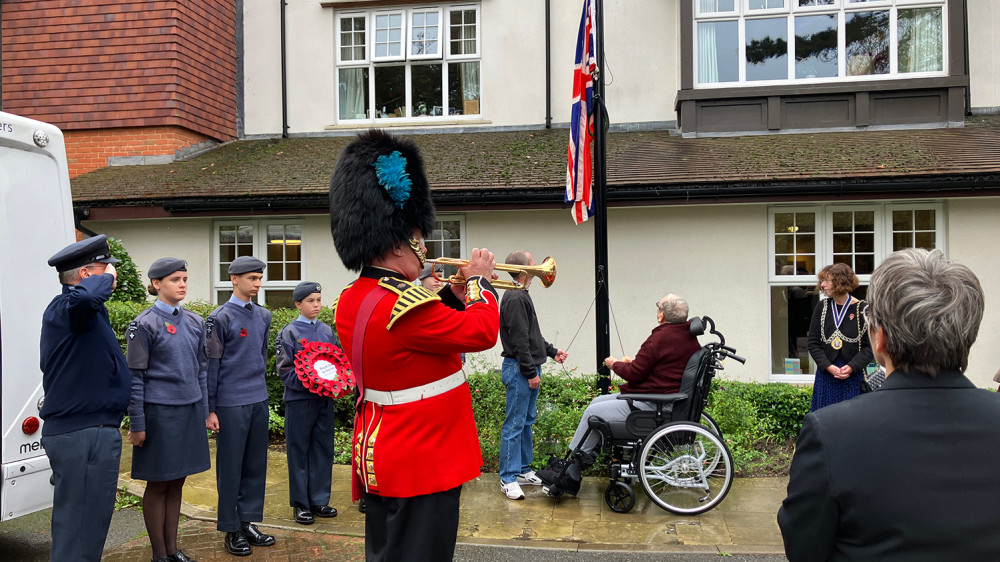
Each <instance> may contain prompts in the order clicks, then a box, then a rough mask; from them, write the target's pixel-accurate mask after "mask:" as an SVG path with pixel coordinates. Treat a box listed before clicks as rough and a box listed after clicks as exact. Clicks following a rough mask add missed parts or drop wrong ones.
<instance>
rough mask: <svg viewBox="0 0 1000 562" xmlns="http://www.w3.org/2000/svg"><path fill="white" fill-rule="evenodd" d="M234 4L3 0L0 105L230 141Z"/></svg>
mask: <svg viewBox="0 0 1000 562" xmlns="http://www.w3.org/2000/svg"><path fill="white" fill-rule="evenodd" d="M235 10H236V7H235V0H170V1H166V0H159V1H157V0H132V1H127V0H126V1H121V0H92V1H90V2H86V3H81V2H78V1H74V0H22V1H18V2H4V4H3V17H2V30H0V33H2V38H3V44H2V57H3V60H2V63H3V109H4V111H8V112H11V113H17V114H21V115H25V116H28V117H32V118H35V119H40V120H42V121H48V122H50V123H53V124H55V125H57V126H59V127H60V128H62V129H63V130H64V131H88V132H92V131H94V130H98V129H116V130H118V133H121V132H122V130H123V129H125V128H140V129H147V128H148V129H149V130H154V131H160V130H162V129H163V128H164V127H167V128H169V127H182V128H184V129H188V130H190V131H193V132H194V133H197V134H199V135H202V136H204V137H208V138H211V139H216V140H220V141H221V140H230V139H232V138H234V137H235V136H236V44H235ZM88 134H89V133H88ZM130 134H133V133H126V136H128V135H130ZM136 134H140V133H136ZM156 134H160V133H156ZM80 138H81V139H82V138H84V137H80ZM144 139H145V140H143V142H146V140H148V138H145V137H144ZM127 142H131V141H127ZM67 144H69V143H67ZM115 146H117V145H114V144H113V145H111V146H109V147H108V149H109V150H113V149H114V147H115ZM122 146H124V145H122ZM165 148H166V147H165ZM175 148H177V147H176V146H175V147H174V148H170V150H168V151H167V152H166V154H171V153H172V152H173V150H174V149H175ZM82 152H83V151H81V153H82ZM161 154H162V153H161ZM114 155H117V154H114ZM87 158H88V159H89V158H90V156H89V155H88V156H87ZM105 158H106V157H105ZM81 162H82V160H81Z"/></svg>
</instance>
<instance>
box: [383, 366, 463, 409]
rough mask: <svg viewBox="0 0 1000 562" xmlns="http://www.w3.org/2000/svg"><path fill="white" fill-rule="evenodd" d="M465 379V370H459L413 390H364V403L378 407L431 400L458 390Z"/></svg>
mask: <svg viewBox="0 0 1000 562" xmlns="http://www.w3.org/2000/svg"><path fill="white" fill-rule="evenodd" d="M467 379H468V377H467V376H466V375H465V370H461V371H458V372H457V373H454V374H451V375H448V376H447V377H445V378H443V379H438V380H436V381H434V382H429V383H427V384H422V385H420V386H415V387H413V388H404V389H403V390H372V389H370V388H366V389H365V394H364V400H365V402H372V403H375V404H378V405H380V406H396V405H399V404H407V403H409V402H417V401H418V400H423V399H425V398H431V397H434V396H437V395H438V394H444V393H445V392H448V391H449V390H451V389H453V388H458V387H459V386H461V385H462V384H463V383H465V381H466V380H467Z"/></svg>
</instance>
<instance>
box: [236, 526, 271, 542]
mask: <svg viewBox="0 0 1000 562" xmlns="http://www.w3.org/2000/svg"><path fill="white" fill-rule="evenodd" d="M240 532H241V533H243V536H244V537H246V538H247V542H248V543H250V544H252V545H254V546H271V545H272V544H274V537H272V536H271V535H265V534H264V533H261V532H260V529H258V528H257V526H256V525H254V524H253V523H247V524H246V525H244V526H243V528H242V529H240Z"/></svg>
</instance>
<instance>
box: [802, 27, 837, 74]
mask: <svg viewBox="0 0 1000 562" xmlns="http://www.w3.org/2000/svg"><path fill="white" fill-rule="evenodd" d="M838 64H839V59H838V56H837V16H836V15H835V14H829V15H827V14H824V15H818V16H803V17H797V18H795V77H796V78H825V77H830V76H836V75H837V72H838V69H837V65H838Z"/></svg>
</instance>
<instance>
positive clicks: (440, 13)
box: [406, 7, 445, 66]
mask: <svg viewBox="0 0 1000 562" xmlns="http://www.w3.org/2000/svg"><path fill="white" fill-rule="evenodd" d="M444 12H445V10H444V9H443V8H441V7H437V8H411V9H409V10H407V16H408V18H407V26H406V27H407V30H406V59H407V60H444V40H443V37H444V33H443V27H444ZM417 14H437V32H438V35H437V46H438V49H437V52H436V53H431V54H427V53H424V54H419V55H416V54H413V45H414V43H416V42H417V41H416V39H415V38H414V37H413V30H414V29H416V26H415V25H414V24H413V18H414V16H416V15H417ZM421 27H422V28H423V29H428V28H429V27H430V26H427V25H424V26H421ZM421 41H423V42H424V43H426V42H427V40H426V39H422V40H421ZM408 66H409V65H408Z"/></svg>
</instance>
